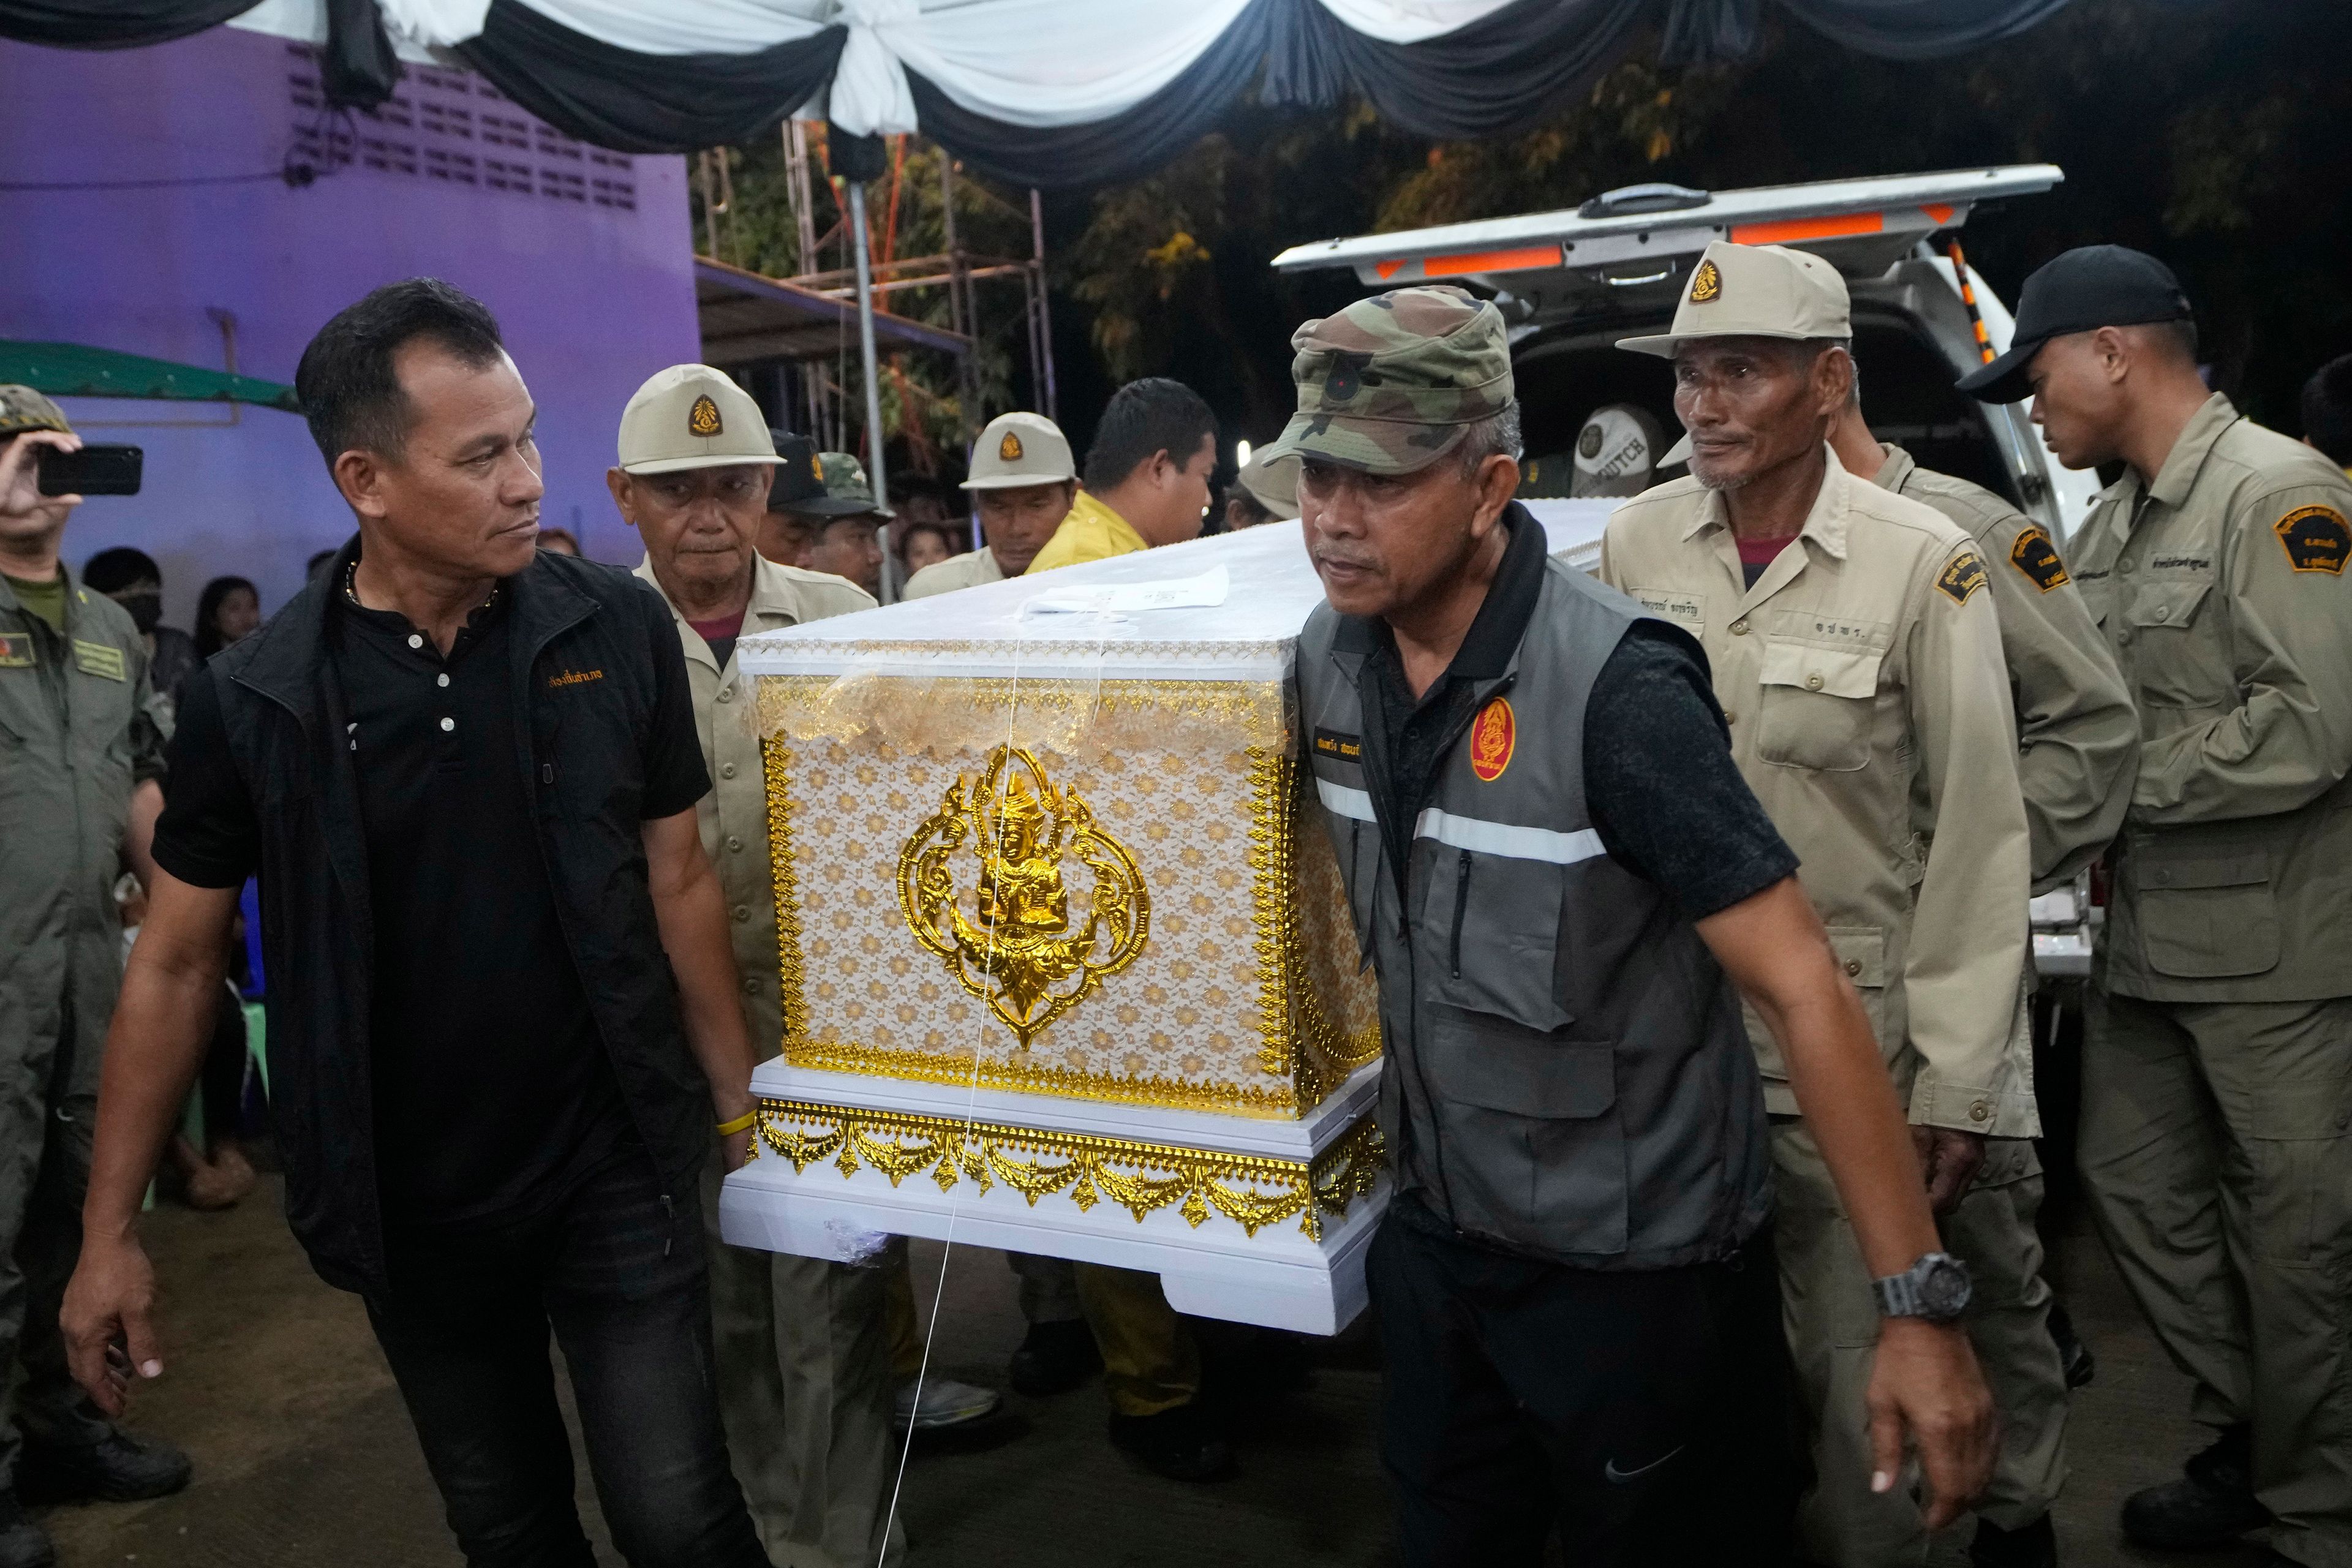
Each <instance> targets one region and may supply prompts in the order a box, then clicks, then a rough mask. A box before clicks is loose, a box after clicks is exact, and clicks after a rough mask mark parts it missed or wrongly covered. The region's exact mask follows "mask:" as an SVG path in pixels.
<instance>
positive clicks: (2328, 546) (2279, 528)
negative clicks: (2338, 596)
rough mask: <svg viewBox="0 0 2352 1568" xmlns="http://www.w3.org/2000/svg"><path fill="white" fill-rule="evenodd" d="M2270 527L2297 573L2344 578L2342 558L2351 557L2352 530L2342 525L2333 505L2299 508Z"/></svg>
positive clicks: (2342, 519)
mask: <svg viewBox="0 0 2352 1568" xmlns="http://www.w3.org/2000/svg"><path fill="white" fill-rule="evenodd" d="M2271 526H2272V529H2273V531H2275V532H2276V533H2277V534H2278V537H2279V544H2280V547H2281V548H2283V549H2284V550H2285V552H2286V558H2287V562H2288V563H2289V564H2290V565H2292V566H2293V567H2294V569H2295V570H2296V571H2298V572H2325V573H2326V574H2328V575H2329V576H2331V577H2341V576H2342V575H2344V558H2345V556H2346V555H2347V554H2352V528H2347V527H2346V526H2345V524H2344V514H2343V513H2342V512H2340V511H2337V510H2336V509H2335V508H2334V507H2332V506H2299V507H2297V508H2295V509H2294V510H2293V511H2291V512H2289V513H2287V514H2286V515H2285V516H2284V517H2283V518H2281V519H2279V520H2278V521H2277V522H2275V523H2273V524H2272V525H2271Z"/></svg>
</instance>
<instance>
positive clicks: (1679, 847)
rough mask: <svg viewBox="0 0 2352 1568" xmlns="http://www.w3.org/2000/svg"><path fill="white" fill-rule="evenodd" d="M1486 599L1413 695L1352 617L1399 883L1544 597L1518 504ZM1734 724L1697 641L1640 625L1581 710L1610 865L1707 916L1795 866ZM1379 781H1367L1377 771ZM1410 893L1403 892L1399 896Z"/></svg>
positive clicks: (1349, 629) (1381, 640) (1399, 668)
mask: <svg viewBox="0 0 2352 1568" xmlns="http://www.w3.org/2000/svg"><path fill="white" fill-rule="evenodd" d="M1504 522H1505V525H1506V526H1507V528H1508V529H1509V531H1510V537H1509V540H1508V542H1507V543H1506V544H1505V546H1504V549H1503V560H1502V563H1501V564H1500V565H1499V566H1498V567H1496V572H1495V580H1494V581H1493V582H1492V583H1491V584H1488V585H1487V588H1486V601H1485V602H1484V603H1483V604H1481V605H1479V606H1478V614H1477V615H1476V616H1475V617H1474V618H1473V619H1472V621H1471V623H1470V629H1469V631H1468V632H1467V633H1465V635H1464V637H1463V638H1462V646H1461V647H1459V648H1457V649H1456V650H1455V651H1454V658H1453V660H1452V662H1450V663H1449V664H1447V665H1446V667H1445V673H1444V674H1443V675H1441V676H1439V677H1438V678H1437V679H1435V680H1433V681H1432V682H1431V683H1430V686H1429V689H1428V690H1427V691H1425V692H1423V693H1422V695H1421V696H1420V697H1419V698H1418V699H1415V698H1414V696H1413V695H1412V686H1411V685H1410V684H1409V683H1408V682H1407V681H1406V679H1405V675H1404V663H1403V660H1402V659H1401V658H1399V657H1398V655H1397V647H1396V637H1395V635H1394V634H1393V633H1391V631H1390V630H1389V628H1388V626H1387V624H1386V623H1385V622H1379V621H1371V622H1366V621H1360V620H1354V621H1351V622H1350V623H1349V625H1348V626H1343V627H1342V630H1341V634H1340V635H1341V637H1343V638H1348V639H1349V640H1351V641H1354V642H1356V644H1357V646H1359V647H1364V648H1365V650H1366V651H1367V652H1368V653H1369V655H1370V657H1369V658H1366V659H1365V661H1364V677H1363V679H1364V681H1365V684H1366V686H1367V687H1368V688H1369V689H1368V690H1367V691H1366V692H1365V702H1364V708H1365V712H1366V715H1367V728H1368V729H1370V728H1373V727H1374V725H1375V723H1376V725H1377V733H1373V734H1368V735H1367V736H1366V737H1365V741H1366V742H1367V743H1366V745H1365V748H1364V767H1365V772H1366V773H1367V775H1368V780H1367V782H1368V784H1369V786H1370V788H1372V789H1373V790H1375V791H1378V792H1383V793H1384V795H1385V799H1386V802H1387V803H1388V805H1389V806H1390V807H1391V809H1388V810H1385V811H1383V812H1382V813H1381V832H1382V833H1383V834H1385V835H1387V837H1388V840H1389V842H1388V846H1387V847H1388V861H1389V864H1390V865H1391V867H1394V868H1396V875H1397V876H1398V877H1399V879H1402V877H1403V875H1404V869H1403V868H1405V867H1407V866H1410V865H1411V864H1412V844H1411V842H1410V840H1411V838H1412V831H1413V825H1414V823H1415V822H1416V821H1417V820H1418V819H1419V818H1420V816H1421V811H1422V807H1423V806H1424V805H1427V804H1428V803H1429V795H1430V792H1431V791H1432V790H1433V789H1434V788H1435V787H1436V784H1437V773H1438V770H1439V768H1441V767H1442V766H1443V765H1444V762H1445V758H1446V755H1447V753H1448V752H1451V751H1452V750H1453V747H1454V742H1455V741H1457V740H1458V739H1459V738H1460V737H1461V734H1462V731H1464V730H1465V728H1466V727H1467V726H1468V725H1469V722H1470V719H1471V716H1472V711H1473V710H1474V709H1475V707H1476V706H1477V692H1478V690H1479V689H1480V688H1481V687H1482V686H1484V685H1486V683H1487V682H1490V681H1495V680H1499V679H1502V677H1503V676H1504V675H1505V674H1506V673H1507V671H1508V670H1509V669H1510V668H1511V659H1512V658H1513V656H1514V655H1516V654H1517V651H1518V647H1519V644H1520V642H1521V641H1522V640H1524V639H1525V638H1526V637H1527V633H1528V621H1529V619H1531V618H1532V617H1533V616H1534V615H1535V611H1536V600H1537V598H1538V595H1540V594H1541V593H1542V591H1543V578H1544V572H1545V544H1546V540H1545V537H1544V531H1543V525H1542V524H1541V523H1539V522H1538V521H1536V520H1535V519H1534V518H1533V517H1532V516H1530V515H1529V514H1528V511H1527V510H1526V509H1525V508H1524V507H1521V506H1519V505H1517V504H1516V503H1514V504H1513V505H1512V507H1511V508H1510V510H1508V511H1507V512H1505V513H1504ZM1730 733H1731V731H1730V727H1729V726H1728V725H1727V724H1726V723H1725V722H1724V721H1723V710H1722V709H1721V708H1719V707H1717V705H1716V700H1715V688H1714V683H1713V680H1712V679H1711V678H1710V676H1709V674H1708V671H1707V668H1706V655H1705V654H1704V653H1702V652H1700V651H1699V649H1698V647H1697V645H1696V644H1695V643H1693V642H1691V641H1689V640H1688V639H1687V638H1685V637H1682V636H1680V635H1678V634H1676V633H1675V632H1673V631H1671V630H1668V629H1667V628H1665V627H1664V626H1659V625H1658V624H1657V623H1655V622H1651V621H1637V622H1635V623H1634V624H1633V626H1631V627H1629V628H1628V629H1627V630H1626V633H1625V636H1624V637H1623V638H1622V640H1621V641H1620V642H1619V643H1618V645H1617V647H1616V649H1615V650H1614V651H1613V652H1612V653H1611V654H1610V656H1609V660H1608V662H1607V663H1605V664H1603V665H1602V666H1601V673H1600V675H1599V676H1597V677H1596V678H1595V679H1594V681H1593V686H1592V693H1591V697H1590V698H1588V699H1587V700H1586V706H1585V710H1584V795H1585V805H1586V807H1587V809H1589V810H1590V811H1591V815H1592V826H1593V829H1594V831H1595V832H1597V833H1599V834H1600V836H1601V845H1602V847H1604V848H1606V849H1607V850H1608V851H1609V854H1610V857H1611V858H1612V859H1614V860H1616V861H1618V862H1619V863H1620V864H1622V865H1624V866H1626V867H1629V868H1632V869H1633V871H1635V872H1637V873H1638V874H1639V875H1641V876H1642V877H1643V878H1644V879H1647V880H1648V881H1650V882H1652V883H1654V884H1655V885H1656V886H1657V887H1659V888H1660V889H1664V892H1665V893H1666V895H1667V896H1668V897H1669V898H1671V899H1673V900H1675V903H1676V905H1678V906H1679V907H1680V908H1681V910H1682V911H1683V913H1684V914H1685V915H1687V916H1689V917H1690V918H1691V919H1693V920H1703V919H1705V918H1706V916H1708V915H1711V914H1714V913H1715V912H1716V911H1717V910H1725V909H1728V908H1730V907H1731V906H1732V905H1733V904H1736V903H1738V901H1739V900H1742V899H1745V898H1747V897H1748V895H1750V894H1751V893H1759V892H1761V891H1763V890H1764V889H1766V888H1769V887H1770V886H1771V885H1772V884H1773V883H1775V882H1777V881H1779V880H1780V879H1781V878H1783V877H1786V876H1788V875H1790V873H1791V872H1793V871H1795V870H1796V868H1797V857H1796V853H1795V851H1793V850H1791V849H1790V847H1788V845H1787V844H1786V843H1784V842H1782V840H1781V837H1780V833H1779V831H1778V830H1777V829H1775V828H1774V827H1773V826H1772V820H1771V818H1770V817H1769V816H1765V814H1764V808H1763V807H1762V806H1761V805H1758V804H1757V800H1756V795H1755V793H1754V792H1753V791H1751V790H1750V789H1748V781H1747V780H1746V779H1744V778H1742V777H1740V776H1739V766H1738V763H1734V762H1733V761H1732V760H1731V747H1730ZM1376 770H1377V771H1378V772H1379V773H1380V774H1381V777H1380V778H1378V779H1371V778H1370V777H1369V775H1370V774H1371V773H1374V772H1375V771H1376ZM1400 891H1402V889H1400Z"/></svg>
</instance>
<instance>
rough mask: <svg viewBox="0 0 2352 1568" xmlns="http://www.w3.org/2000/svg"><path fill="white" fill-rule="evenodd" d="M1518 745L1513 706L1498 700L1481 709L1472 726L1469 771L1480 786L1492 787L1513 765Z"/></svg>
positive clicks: (1516, 723)
mask: <svg viewBox="0 0 2352 1568" xmlns="http://www.w3.org/2000/svg"><path fill="white" fill-rule="evenodd" d="M1518 745H1519V726H1518V722H1517V718H1516V716H1515V715H1513V713H1512V712H1511V704H1510V702H1509V701H1508V700H1506V699H1504V698H1500V697H1497V698H1496V699H1495V700H1493V701H1492V702H1489V703H1487V704H1486V706H1485V707H1484V708H1481V709H1480V710H1478V717H1477V718H1476V720H1475V721H1473V722H1472V723H1471V725H1470V771H1471V772H1472V773H1475V774H1477V775H1478V778H1479V781H1480V782H1481V783H1483V784H1493V783H1494V782H1495V781H1496V779H1498V778H1501V777H1502V776H1503V770H1504V769H1505V768H1507V767H1509V766H1510V765H1511V753H1512V752H1515V751H1517V750H1518Z"/></svg>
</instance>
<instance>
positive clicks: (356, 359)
mask: <svg viewBox="0 0 2352 1568" xmlns="http://www.w3.org/2000/svg"><path fill="white" fill-rule="evenodd" d="M418 338H430V339H432V340H433V341H434V342H436V343H438V344H439V345H440V346H441V347H443V348H445V349H446V350H447V351H448V352H449V353H452V354H454V355H455V356H457V360H458V362H459V363H462V364H465V365H466V366H467V367H468V368H470V369H475V370H479V369H481V368H483V367H484V366H487V365H488V364H490V363H494V362H495V361H496V360H497V359H498V357H499V354H500V353H502V352H503V351H504V347H505V345H504V342H503V341H502V340H501V339H500V338H499V323H498V318H497V317H495V316H493V315H491V314H490V312H489V309H488V307H487V306H485V305H484V304H483V303H482V302H481V301H480V300H477V299H475V298H474V297H473V296H472V295H470V294H467V293H466V292H464V291H463V290H461V289H453V288H451V287H450V286H449V285H448V284H446V283H444V282H442V281H441V279H438V278H411V279H406V280H404V281H403V282H399V283H387V284H385V285H384V286H383V288H381V289H377V290H375V291H374V292H373V293H372V294H370V295H369V296H368V297H367V298H366V299H364V300H361V301H360V302H359V303H358V304H356V305H350V306H346V307H345V308H344V309H343V310H341V311H338V312H337V313H336V316H335V319H334V320H333V321H329V322H328V323H327V324H326V325H325V326H323V327H320V329H319V335H318V336H317V337H315V338H312V339H311V340H310V347H308V348H306V349H304V350H303V351H302V363H300V364H299V365H298V366H296V367H295V371H294V393H295V395H296V396H297V397H299V398H300V399H301V403H302V415H303V417H304V418H306V419H308V420H309V421H310V439H312V440H313V441H316V442H317V443H318V444H319V451H320V455H321V456H323V457H324V458H326V459H327V463H328V466H329V467H332V466H333V465H334V461H335V459H336V458H340V457H341V456H342V455H343V454H344V453H345V452H348V451H350V450H352V448H353V447H357V448H359V449H361V450H362V451H368V452H374V453H377V454H379V455H380V456H383V457H386V458H398V457H399V456H400V451H401V447H402V446H403V445H404V443H405V442H406V441H407V438H408V427H409V426H410V425H411V424H412V423H413V422H414V414H413V411H412V410H411V409H410V408H409V406H408V399H407V398H406V397H405V396H404V395H403V394H402V392H401V389H400V378H399V376H398V375H396V374H394V371H393V365H392V362H393V356H394V354H396V353H399V352H400V350H401V349H402V348H403V347H404V346H405V345H407V344H408V343H411V342H415V340H416V339H418Z"/></svg>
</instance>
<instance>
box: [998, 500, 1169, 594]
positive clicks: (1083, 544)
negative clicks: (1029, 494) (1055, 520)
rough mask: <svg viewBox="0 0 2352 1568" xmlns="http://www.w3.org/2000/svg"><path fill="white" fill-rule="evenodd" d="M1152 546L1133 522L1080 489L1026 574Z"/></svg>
mask: <svg viewBox="0 0 2352 1568" xmlns="http://www.w3.org/2000/svg"><path fill="white" fill-rule="evenodd" d="M1150 548H1151V544H1150V541H1148V540H1146V539H1145V538H1144V537H1143V535H1141V534H1139V533H1138V532H1136V531H1135V525H1134V524H1133V523H1130V522H1129V521H1127V519H1125V518H1123V517H1121V516H1119V515H1118V513H1117V512H1115V511H1113V510H1111V509H1110V508H1108V507H1107V506H1105V505H1104V504H1103V503H1102V502H1101V501H1099V500H1096V499H1095V498H1094V497H1093V496H1091V495H1088V494H1087V492H1086V491H1084V490H1080V491H1079V492H1078V496H1077V499H1076V500H1074V501H1072V502H1071V503H1070V515H1069V516H1067V517H1066V518H1064V519H1063V520H1062V526H1061V527H1060V528H1059V529H1057V530H1055V533H1054V537H1053V538H1051V539H1049V540H1047V541H1046V542H1045V549H1043V550H1040V551H1039V552H1037V559H1036V560H1034V561H1032V562H1031V563H1029V570H1028V572H1027V574H1026V575H1028V576H1031V577H1034V576H1035V575H1037V574H1038V573H1040V572H1051V571H1052V570H1053V569H1054V568H1055V567H1056V566H1076V564H1077V563H1079V562H1081V561H1107V560H1108V559H1110V557H1112V556H1114V555H1132V554H1134V553H1135V552H1137V551H1139V550H1149V549H1150Z"/></svg>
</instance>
